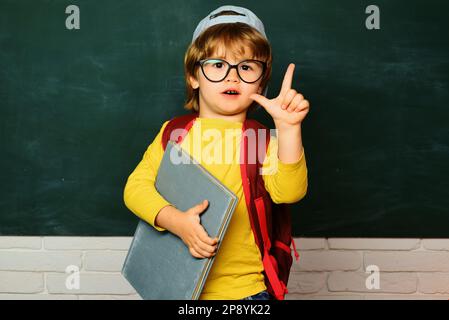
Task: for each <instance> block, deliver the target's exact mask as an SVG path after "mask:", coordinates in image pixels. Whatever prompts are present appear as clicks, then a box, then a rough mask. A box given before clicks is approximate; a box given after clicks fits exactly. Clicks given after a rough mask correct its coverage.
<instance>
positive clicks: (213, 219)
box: [122, 141, 238, 300]
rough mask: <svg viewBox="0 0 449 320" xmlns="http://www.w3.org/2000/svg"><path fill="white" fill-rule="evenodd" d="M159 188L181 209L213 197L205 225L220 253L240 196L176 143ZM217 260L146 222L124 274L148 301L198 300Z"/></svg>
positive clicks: (169, 147) (170, 146)
mask: <svg viewBox="0 0 449 320" xmlns="http://www.w3.org/2000/svg"><path fill="white" fill-rule="evenodd" d="M155 187H156V189H157V190H158V192H159V193H160V194H161V195H162V196H163V197H164V198H165V199H166V200H167V201H168V202H169V203H170V204H172V205H173V206H175V207H176V208H178V209H179V210H181V211H187V210H188V209H189V208H191V207H193V206H195V205H197V204H199V203H200V202H201V201H203V200H204V199H207V200H208V202H209V205H208V207H207V209H206V210H205V211H204V212H203V213H202V214H200V219H201V225H202V226H203V227H204V228H205V230H206V232H207V234H208V235H209V236H210V237H211V238H214V237H217V238H218V245H217V253H218V252H219V250H220V245H221V241H222V240H223V238H224V234H225V232H226V229H227V227H228V224H229V221H230V220H231V217H232V214H233V213H234V210H235V208H236V205H237V202H238V198H237V196H236V195H235V194H234V193H232V192H231V191H230V190H229V189H228V188H227V187H226V186H224V185H223V184H222V183H221V182H220V181H219V180H218V179H216V178H215V177H214V176H213V175H211V174H210V173H209V172H208V171H207V170H206V169H205V168H204V167H203V166H201V164H199V163H198V162H197V161H196V160H195V159H194V158H192V157H191V156H190V155H189V154H188V153H187V152H186V151H185V150H183V149H182V148H181V147H180V146H179V145H177V144H176V143H174V142H172V141H169V142H168V144H167V147H166V149H165V152H164V155H163V157H162V160H161V164H160V167H159V170H158V173H157V177H156V182H155ZM214 259H215V256H214V257H212V258H203V259H199V258H195V257H193V256H192V255H191V254H190V252H189V250H188V248H187V246H186V245H185V244H184V242H183V241H182V240H181V239H180V238H179V237H177V236H176V235H174V234H172V233H171V232H169V231H158V230H156V229H155V228H154V227H153V226H151V225H150V224H148V223H147V222H145V221H143V220H140V221H139V223H138V226H137V229H136V232H135V234H134V238H133V241H132V243H131V246H130V249H129V251H128V255H127V257H126V259H125V263H124V265H123V269H122V274H123V275H124V277H125V278H126V279H127V280H128V282H129V283H130V284H131V285H132V286H133V287H134V289H135V290H136V291H137V293H139V295H140V296H141V297H142V298H143V299H146V300H155V299H158V300H197V299H198V298H199V296H200V294H201V291H202V288H203V286H204V283H205V282H206V279H207V276H208V273H209V271H210V268H211V267H212V264H213V262H214Z"/></svg>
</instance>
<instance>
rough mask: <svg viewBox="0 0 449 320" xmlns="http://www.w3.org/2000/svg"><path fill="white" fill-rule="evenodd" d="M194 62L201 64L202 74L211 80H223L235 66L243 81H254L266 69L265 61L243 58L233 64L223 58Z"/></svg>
mask: <svg viewBox="0 0 449 320" xmlns="http://www.w3.org/2000/svg"><path fill="white" fill-rule="evenodd" d="M196 64H197V65H200V66H201V71H202V72H203V75H204V76H205V77H206V79H207V80H209V81H211V82H220V81H223V80H224V79H225V78H226V77H227V76H228V74H229V72H230V71H231V69H232V68H235V69H236V70H237V74H238V76H239V78H240V79H241V80H242V81H243V82H246V83H254V82H256V81H258V80H259V79H260V78H261V77H262V76H263V75H264V73H265V70H266V69H267V64H266V62H263V61H259V60H253V59H248V60H243V61H241V62H239V63H238V64H234V65H233V64H230V63H229V62H227V61H226V60H223V59H203V60H200V61H198V62H197V63H196Z"/></svg>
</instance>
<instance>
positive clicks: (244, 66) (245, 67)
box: [241, 64, 253, 71]
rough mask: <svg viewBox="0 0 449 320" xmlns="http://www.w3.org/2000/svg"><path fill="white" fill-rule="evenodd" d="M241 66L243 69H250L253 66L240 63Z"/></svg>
mask: <svg viewBox="0 0 449 320" xmlns="http://www.w3.org/2000/svg"><path fill="white" fill-rule="evenodd" d="M241 68H242V70H243V71H251V70H252V69H253V68H252V67H251V66H250V65H248V64H244V65H242V66H241Z"/></svg>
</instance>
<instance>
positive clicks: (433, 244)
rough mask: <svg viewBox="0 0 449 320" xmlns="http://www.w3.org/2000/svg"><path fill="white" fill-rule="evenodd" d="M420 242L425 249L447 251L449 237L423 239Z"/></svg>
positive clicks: (448, 249) (448, 248)
mask: <svg viewBox="0 0 449 320" xmlns="http://www.w3.org/2000/svg"><path fill="white" fill-rule="evenodd" d="M422 244H423V247H424V248H425V249H427V250H444V251H449V239H424V240H422Z"/></svg>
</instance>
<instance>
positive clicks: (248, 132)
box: [240, 119, 269, 253]
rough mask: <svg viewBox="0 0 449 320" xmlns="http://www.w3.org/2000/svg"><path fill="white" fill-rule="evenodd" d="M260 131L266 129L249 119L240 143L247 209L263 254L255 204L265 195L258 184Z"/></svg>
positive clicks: (245, 123) (241, 170)
mask: <svg viewBox="0 0 449 320" xmlns="http://www.w3.org/2000/svg"><path fill="white" fill-rule="evenodd" d="M258 129H266V128H265V127H264V126H263V125H261V124H260V123H258V122H257V121H255V120H252V119H247V120H245V122H244V123H243V127H242V140H241V143H240V173H241V176H242V186H243V193H244V196H245V201H246V207H247V209H248V214H249V219H250V223H251V229H252V230H253V233H254V239H255V241H256V244H257V246H258V247H259V250H260V252H261V253H262V252H263V251H264V242H263V239H262V233H261V230H260V223H259V217H258V215H257V208H256V205H255V202H254V200H255V199H256V198H258V197H260V196H262V195H263V193H264V190H261V189H260V186H259V183H257V182H258V179H259V175H258V169H259V168H260V165H259V163H258V162H259V161H258V159H257V155H258V152H259V148H258V146H259V141H258V138H259V136H258V134H257V133H258ZM268 142H269V135H268V141H266V143H267V144H266V145H268ZM248 151H251V152H254V151H255V152H256V153H255V154H252V155H251V156H249V155H248ZM254 156H256V160H257V161H253V160H254ZM260 179H262V177H260ZM258 187H259V188H258ZM264 189H265V188H264Z"/></svg>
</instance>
